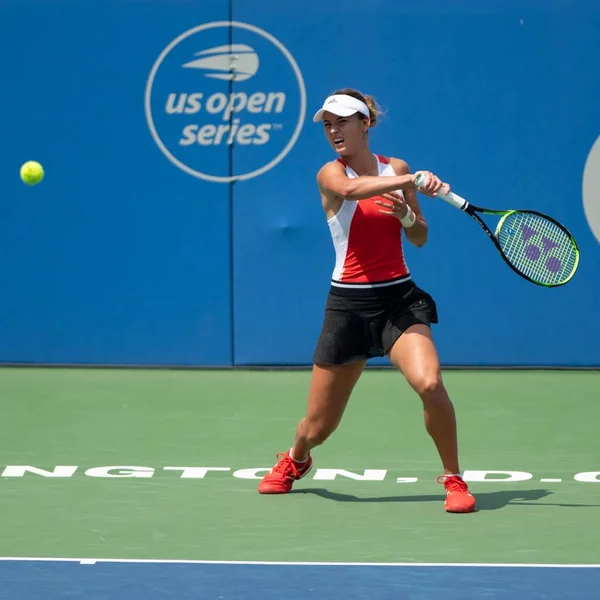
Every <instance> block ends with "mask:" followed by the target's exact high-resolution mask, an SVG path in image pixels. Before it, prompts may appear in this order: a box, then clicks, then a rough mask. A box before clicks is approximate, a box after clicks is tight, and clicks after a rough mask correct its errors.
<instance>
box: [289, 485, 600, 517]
mask: <svg viewBox="0 0 600 600" xmlns="http://www.w3.org/2000/svg"><path fill="white" fill-rule="evenodd" d="M290 493H292V494H314V495H315V496H320V497H321V498H325V499H326V500H333V501H334V502H375V503H380V502H381V503H383V502H441V501H443V499H444V495H443V494H429V495H418V496H413V495H406V496H382V497H376V498H360V497H358V496H352V495H351V494H340V493H339V492H330V491H328V490H325V489H322V488H309V489H299V490H292V492H290ZM553 493H554V492H551V491H550V490H501V491H495V492H479V491H478V492H476V493H475V497H476V498H477V509H478V510H480V511H481V510H498V509H501V508H504V507H505V506H508V505H509V504H510V505H521V506H562V507H565V508H586V507H591V506H600V504H562V503H552V502H540V503H536V501H537V500H542V499H543V498H547V497H548V496H550V495H551V494H553Z"/></svg>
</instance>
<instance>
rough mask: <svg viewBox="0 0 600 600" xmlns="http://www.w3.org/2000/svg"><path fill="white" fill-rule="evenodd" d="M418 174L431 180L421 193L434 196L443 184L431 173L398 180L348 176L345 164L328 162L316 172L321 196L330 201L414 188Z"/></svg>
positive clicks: (361, 197) (395, 178)
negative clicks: (330, 199) (331, 199)
mask: <svg viewBox="0 0 600 600" xmlns="http://www.w3.org/2000/svg"><path fill="white" fill-rule="evenodd" d="M419 173H423V174H425V175H427V177H428V185H427V187H426V188H424V189H421V188H419V191H420V192H421V193H423V194H425V195H428V196H433V195H435V193H436V192H437V191H438V190H439V189H440V187H441V186H442V182H441V181H440V180H439V179H438V178H437V177H436V176H435V175H434V174H433V173H429V172H428V171H417V172H416V173H407V174H404V175H397V176H395V177H378V176H372V175H361V176H360V177H354V178H351V177H348V175H347V174H346V170H345V169H344V167H343V165H342V164H341V163H339V162H337V161H334V162H328V163H327V164H325V165H324V166H323V167H321V169H320V170H319V172H318V173H317V184H318V185H319V189H320V190H321V194H323V195H324V196H326V197H328V198H342V199H344V200H362V199H364V198H372V197H373V196H380V195H381V194H385V193H389V192H394V191H396V190H403V189H410V190H414V189H415V179H416V177H417V175H418V174H419Z"/></svg>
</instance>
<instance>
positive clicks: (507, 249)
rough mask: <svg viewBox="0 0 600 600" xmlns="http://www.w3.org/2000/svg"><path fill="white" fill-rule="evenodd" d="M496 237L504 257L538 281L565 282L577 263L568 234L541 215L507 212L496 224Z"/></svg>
mask: <svg viewBox="0 0 600 600" xmlns="http://www.w3.org/2000/svg"><path fill="white" fill-rule="evenodd" d="M496 237H497V239H498V241H499V243H500V247H501V248H502V251H503V252H504V254H505V256H506V258H507V260H508V261H509V262H510V263H511V264H512V265H513V266H514V267H515V268H516V269H517V270H518V271H520V272H521V273H523V274H524V275H526V276H527V277H529V278H531V279H533V280H535V281H537V282H540V283H542V284H546V285H553V284H559V283H561V282H563V281H566V280H567V279H568V278H569V277H570V275H571V274H572V272H573V271H574V269H575V267H576V266H577V255H578V253H577V250H576V248H575V247H574V244H573V241H572V239H571V237H570V236H569V235H568V234H567V233H566V232H565V231H564V230H563V229H561V228H560V227H559V226H557V225H556V224H555V223H554V222H552V221H550V220H548V219H546V218H545V217H543V216H541V215H536V214H532V213H528V212H514V213H510V214H508V215H507V216H506V217H505V218H504V219H502V221H501V222H500V223H499V225H498V229H497V230H496Z"/></svg>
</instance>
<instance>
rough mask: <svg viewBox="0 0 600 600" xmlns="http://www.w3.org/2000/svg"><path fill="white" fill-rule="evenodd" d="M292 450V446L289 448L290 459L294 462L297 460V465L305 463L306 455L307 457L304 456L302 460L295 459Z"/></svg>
mask: <svg viewBox="0 0 600 600" xmlns="http://www.w3.org/2000/svg"><path fill="white" fill-rule="evenodd" d="M293 450H294V449H293V448H290V458H291V459H292V460H293V461H294V462H297V463H298V464H299V465H302V464H304V463H305V462H306V461H307V460H308V456H307V457H306V458H305V459H304V460H296V459H295V458H294V455H293V454H292V451H293Z"/></svg>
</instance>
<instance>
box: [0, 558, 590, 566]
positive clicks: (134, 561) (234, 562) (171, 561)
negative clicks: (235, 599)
mask: <svg viewBox="0 0 600 600" xmlns="http://www.w3.org/2000/svg"><path fill="white" fill-rule="evenodd" d="M0 561H3V562H11V561H12V562H78V563H81V564H88V565H91V564H95V563H130V564H176V565H258V566H297V567H305V566H306V567H487V568H489V567H502V568H514V569H516V568H535V569H600V564H548V563H440V562H437V563H410V562H399V563H377V562H371V563H364V562H277V561H250V560H248V561H246V560H177V559H153V558H148V559H144V558H140V559H137V558H48V557H45V558H36V557H32V556H0Z"/></svg>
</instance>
